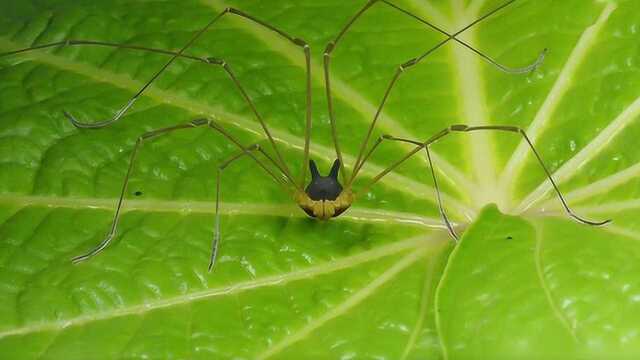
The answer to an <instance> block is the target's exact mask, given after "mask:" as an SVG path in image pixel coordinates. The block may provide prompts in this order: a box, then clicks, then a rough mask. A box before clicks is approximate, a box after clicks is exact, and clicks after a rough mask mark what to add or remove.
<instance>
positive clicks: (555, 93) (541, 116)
mask: <svg viewBox="0 0 640 360" xmlns="http://www.w3.org/2000/svg"><path fill="white" fill-rule="evenodd" d="M615 9H616V5H615V4H613V3H610V4H609V5H608V6H606V7H605V8H604V9H603V10H602V13H601V14H600V16H599V17H598V19H597V20H596V22H595V23H593V24H592V25H590V26H588V27H587V28H586V29H585V30H584V31H583V32H582V35H581V36H580V38H579V39H578V42H577V43H576V45H575V46H574V47H573V50H572V51H571V54H570V55H569V58H568V59H567V61H566V62H565V64H564V66H563V67H562V69H561V70H560V74H559V75H558V77H557V78H556V81H555V82H554V84H553V86H552V87H551V90H550V91H549V93H548V94H547V97H546V98H545V100H544V102H543V103H542V105H541V106H540V108H539V109H538V112H537V113H536V115H535V116H534V118H533V120H532V121H531V124H529V126H528V127H527V136H528V137H529V139H530V140H531V142H532V143H533V144H535V143H536V141H537V140H538V139H539V138H540V137H541V136H542V135H543V134H544V131H545V130H546V126H547V125H548V123H549V121H550V120H551V116H552V115H553V114H554V112H555V111H556V110H557V108H558V106H559V104H560V103H561V102H562V99H563V98H564V97H565V96H566V94H567V92H568V91H569V89H570V88H571V85H572V83H573V79H574V77H575V75H576V72H577V71H578V69H579V68H580V65H582V63H583V61H584V60H585V58H586V56H587V55H588V54H589V51H590V50H591V49H592V46H593V45H594V44H595V43H596V40H597V38H598V35H599V33H600V30H602V28H603V27H604V24H605V23H606V22H607V20H608V19H609V15H611V13H612V12H613V11H614V10H615ZM530 154H531V149H530V148H529V144H527V142H526V141H525V140H524V139H522V140H521V141H520V143H519V144H518V147H517V148H516V150H515V151H514V153H513V154H512V155H511V157H510V158H509V161H508V162H507V165H506V166H505V168H504V170H503V171H502V175H501V176H500V184H501V188H503V189H506V192H507V201H508V202H509V206H511V201H512V200H511V195H510V194H511V193H512V191H513V187H514V185H515V181H514V179H515V177H516V175H518V174H519V172H520V171H521V170H522V168H523V166H524V164H525V161H524V160H525V159H526V158H527V156H529V155H530Z"/></svg>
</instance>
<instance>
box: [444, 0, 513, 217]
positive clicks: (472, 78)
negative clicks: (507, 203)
mask: <svg viewBox="0 0 640 360" xmlns="http://www.w3.org/2000/svg"><path fill="white" fill-rule="evenodd" d="M453 14H454V17H455V19H456V20H457V23H456V26H457V27H458V28H462V27H464V26H466V25H467V24H469V23H471V22H472V21H474V20H475V19H476V18H477V17H478V14H470V13H467V12H465V9H464V4H463V2H462V1H461V0H454V1H453ZM461 37H462V38H464V40H465V41H466V42H468V43H470V44H473V43H474V39H475V30H474V29H473V28H471V29H468V30H467V31H466V32H465V33H464V34H462V36H461ZM450 49H451V50H452V57H453V64H454V69H455V72H456V74H457V76H456V80H457V83H458V89H459V94H460V95H459V97H458V98H459V101H460V103H461V105H462V109H461V110H462V111H461V114H460V115H461V118H462V119H465V120H464V122H465V123H467V124H468V125H472V126H473V125H488V124H489V122H488V118H489V110H488V109H487V107H486V95H485V91H484V82H483V79H482V76H481V70H480V63H479V60H478V56H477V55H476V54H474V53H472V52H470V51H469V50H468V49H466V48H464V47H462V46H452V47H450ZM466 136H468V141H469V143H470V144H471V146H470V147H468V154H467V157H468V158H469V159H470V161H471V164H472V165H471V167H472V169H473V174H474V177H475V179H476V181H477V182H478V185H477V186H478V189H473V190H472V191H470V194H471V196H472V197H473V202H474V203H475V206H474V207H475V208H477V209H481V208H482V207H483V206H484V205H486V204H489V203H492V202H496V203H498V204H499V205H501V204H502V202H503V201H502V197H503V196H502V192H501V191H498V188H496V185H497V184H496V164H495V161H494V158H493V156H492V154H494V151H493V145H492V135H491V134H490V133H478V134H470V135H466Z"/></svg>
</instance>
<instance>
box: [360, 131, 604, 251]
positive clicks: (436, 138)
mask: <svg viewBox="0 0 640 360" xmlns="http://www.w3.org/2000/svg"><path fill="white" fill-rule="evenodd" d="M473 131H502V132H512V133H517V134H520V135H521V136H522V137H523V138H524V139H525V141H526V142H527V144H529V147H530V148H531V151H532V152H533V154H534V155H535V157H536V159H537V160H538V164H539V165H540V167H542V169H543V170H544V173H545V175H546V176H547V179H548V180H549V181H550V182H551V185H552V186H553V189H554V190H555V192H556V194H557V196H558V199H559V200H560V202H561V203H562V206H563V207H564V209H565V211H566V212H567V214H568V215H569V217H571V218H572V219H574V220H576V221H578V222H579V223H582V224H585V225H592V226H602V225H606V224H608V223H610V222H611V221H612V220H611V219H608V220H603V221H593V220H588V219H585V218H583V217H580V216H578V215H577V214H576V213H575V212H573V210H571V208H570V207H569V205H568V204H567V202H566V201H565V199H564V196H563V195H562V192H561V191H560V188H559V187H558V185H557V184H556V182H555V181H554V180H553V177H552V176H551V172H550V171H549V169H547V167H546V165H545V164H544V161H543V160H542V157H541V156H540V154H539V153H538V151H537V150H536V149H535V147H534V146H533V143H532V142H531V140H530V139H529V137H528V136H527V133H526V132H525V131H524V129H522V128H520V127H518V126H510V125H486V126H468V125H464V124H457V125H451V126H449V127H447V128H445V129H443V130H441V131H439V132H438V133H436V134H435V135H433V136H432V137H430V138H429V139H427V140H426V141H423V142H421V141H416V140H410V139H403V138H397V137H394V136H390V135H383V136H381V137H380V138H378V140H377V141H376V143H375V144H374V145H373V147H372V148H371V150H369V152H367V154H366V155H365V157H364V158H363V159H364V161H366V160H368V159H369V157H370V156H371V154H372V153H373V152H374V151H375V150H376V149H377V148H378V147H379V145H380V144H382V142H383V141H385V140H390V141H399V142H405V143H410V144H413V145H415V147H414V148H413V149H412V150H411V151H409V152H408V153H407V154H406V155H404V156H403V157H401V158H400V159H399V160H397V161H396V162H394V163H393V164H391V165H390V166H389V167H387V168H386V169H384V170H382V171H381V172H380V173H378V174H377V175H376V176H374V177H373V179H372V180H371V181H370V182H369V183H368V184H366V185H365V186H364V187H363V188H362V189H361V190H359V191H358V193H362V192H366V191H368V190H369V189H370V188H371V186H373V185H374V184H375V183H377V182H378V181H380V179H382V178H383V177H384V176H385V175H387V174H388V173H390V172H391V171H393V170H394V169H395V168H397V167H398V166H400V165H401V164H402V163H404V162H405V161H406V160H408V159H409V158H411V157H412V156H413V155H415V154H416V153H418V152H419V151H420V150H422V149H425V150H426V151H427V158H428V160H429V166H430V167H431V174H432V176H433V180H434V185H435V188H436V192H437V198H438V206H439V210H440V214H441V215H442V218H443V220H444V222H445V224H446V225H447V229H448V230H449V233H450V234H451V236H453V237H454V238H455V239H458V236H457V234H456V233H455V231H454V230H453V227H452V226H451V223H450V222H449V220H448V218H447V216H446V213H445V211H444V207H443V205H442V198H441V194H440V189H439V187H438V184H437V179H436V176H435V171H434V168H433V162H432V160H431V154H430V152H429V149H428V148H429V146H431V145H432V144H433V143H435V142H437V141H439V140H440V139H442V138H443V137H445V136H447V135H449V134H451V133H453V132H473ZM364 161H363V163H364Z"/></svg>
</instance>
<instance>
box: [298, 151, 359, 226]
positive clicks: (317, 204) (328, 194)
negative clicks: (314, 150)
mask: <svg viewBox="0 0 640 360" xmlns="http://www.w3.org/2000/svg"><path fill="white" fill-rule="evenodd" d="M309 170H310V171H311V182H310V183H309V185H308V186H307V187H306V189H305V191H304V192H301V191H298V192H296V198H295V201H296V203H297V204H298V205H299V206H300V208H302V210H304V212H306V213H307V215H309V216H311V217H313V218H317V219H320V220H329V219H330V218H332V217H336V216H339V215H340V214H342V213H343V212H345V211H346V210H347V209H348V208H349V207H350V206H351V204H352V203H353V200H354V196H353V192H352V191H351V189H349V188H347V189H343V187H342V185H341V184H340V181H339V180H338V172H339V171H340V160H338V159H336V160H335V161H334V162H333V165H332V166H331V171H329V175H328V176H322V175H320V172H319V171H318V167H317V166H316V163H315V162H314V161H313V160H310V161H309Z"/></svg>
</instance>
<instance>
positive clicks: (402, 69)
mask: <svg viewBox="0 0 640 360" xmlns="http://www.w3.org/2000/svg"><path fill="white" fill-rule="evenodd" d="M515 1H516V0H509V1H507V2H505V3H504V4H502V5H501V6H499V7H497V8H495V9H493V10H492V11H490V12H488V13H487V14H485V15H483V16H481V17H479V18H478V19H477V20H475V21H473V22H472V23H470V24H469V25H467V26H465V27H463V28H462V29H460V30H458V31H456V32H455V33H453V34H450V33H448V32H447V31H445V30H443V29H441V28H440V27H438V26H436V25H434V24H433V23H431V22H429V21H427V20H425V19H422V18H420V17H419V16H417V15H415V14H413V13H412V12H410V11H408V10H405V9H403V8H401V7H399V6H397V5H395V4H393V3H391V2H389V1H387V0H369V1H368V2H367V3H366V4H365V5H364V6H363V7H362V8H361V9H360V11H358V12H357V13H356V14H355V15H354V16H353V17H352V18H351V19H349V21H348V22H347V24H346V25H345V26H344V27H343V28H342V30H341V31H340V32H339V33H338V35H337V36H336V38H335V39H334V40H333V41H330V42H329V43H328V44H327V47H326V49H325V52H324V73H325V74H324V75H325V76H324V77H325V83H326V85H325V90H326V95H327V104H328V108H329V120H330V123H331V130H332V137H333V142H334V147H335V149H336V156H337V157H338V159H339V160H340V161H341V162H342V163H344V162H343V161H342V154H341V151H340V146H339V144H338V138H337V130H336V121H335V114H334V109H333V99H332V96H331V82H330V76H329V71H330V65H331V53H332V52H333V51H334V50H335V48H336V47H337V46H338V43H339V41H340V40H341V39H342V37H343V36H344V35H345V34H346V33H347V32H348V31H349V29H350V28H351V26H352V25H353V24H354V23H355V22H356V21H357V20H358V18H360V17H361V16H362V15H363V14H364V13H365V12H366V11H367V10H369V9H370V8H371V7H372V6H373V5H374V4H376V3H377V2H381V3H383V4H386V5H388V6H390V7H392V8H393V9H395V10H398V11H400V12H401V13H403V14H405V15H407V16H409V17H412V18H414V19H416V20H418V21H420V22H421V23H423V24H425V25H427V26H428V27H430V28H432V29H434V30H435V31H438V32H440V33H441V34H443V35H445V36H446V37H447V38H446V39H444V40H442V41H440V42H439V43H438V44H436V45H435V46H433V47H432V48H430V49H428V50H427V51H425V52H424V53H422V54H421V55H420V56H418V57H415V58H413V59H410V60H408V61H406V62H404V63H402V64H401V65H399V66H398V68H397V69H396V71H395V73H394V75H393V77H392V78H391V81H390V82H389V85H388V86H387V88H386V90H385V92H384V95H383V98H382V100H381V102H380V105H378V108H377V109H376V113H375V115H374V117H373V120H372V122H371V124H370V125H369V129H368V131H367V134H366V135H365V138H364V141H363V142H362V145H361V146H360V151H359V152H358V157H357V158H356V163H355V165H354V167H353V169H354V170H353V172H352V173H351V177H350V178H349V180H348V181H347V177H346V175H345V170H344V167H343V168H342V169H341V175H342V178H343V179H344V180H345V183H347V184H351V183H352V182H353V180H354V179H355V177H356V176H357V174H358V171H359V169H360V168H361V162H362V157H363V156H364V154H365V151H366V148H367V145H368V144H369V139H370V138H371V135H372V133H373V129H374V128H375V125H376V123H377V121H378V118H379V117H380V114H381V113H382V109H383V107H384V105H385V103H386V101H387V98H388V97H389V94H390V92H391V89H392V88H393V87H394V85H395V84H396V82H397V81H398V79H399V77H400V75H402V74H403V73H404V72H405V71H406V70H408V69H409V68H411V67H413V66H415V65H417V64H418V63H420V62H421V61H422V60H423V59H424V58H426V57H427V56H429V55H430V54H431V53H433V52H434V51H436V50H437V49H439V48H441V47H442V46H444V45H445V44H446V43H448V42H449V41H451V40H453V41H456V42H457V43H459V44H461V45H462V46H464V47H465V48H467V49H469V50H471V51H473V52H474V53H476V54H477V55H479V56H480V57H481V58H482V59H484V60H485V61H487V62H489V63H490V64H492V65H493V66H495V67H497V68H498V69H499V70H500V71H503V72H506V73H511V74H521V73H527V72H530V71H533V70H535V69H536V68H537V67H538V66H539V65H540V64H541V63H542V61H543V60H544V56H545V54H546V49H544V50H543V51H542V52H541V53H540V54H539V56H538V58H537V59H536V61H534V62H533V63H532V64H530V65H528V66H525V67H522V68H512V67H509V66H505V65H502V64H499V63H498V62H497V61H495V60H493V58H491V57H490V56H488V55H486V54H485V53H483V52H482V51H480V50H477V49H476V48H474V47H473V46H471V45H469V44H468V43H466V42H464V41H462V40H460V39H458V38H457V36H458V35H460V34H462V33H463V32H465V31H467V30H468V29H470V28H471V27H473V26H475V25H476V24H478V23H479V22H481V21H483V20H484V19H486V18H488V17H490V16H491V15H493V14H495V13H496V12H498V11H500V10H502V9H503V8H505V7H507V6H508V5H510V4H512V3H513V2H515Z"/></svg>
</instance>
